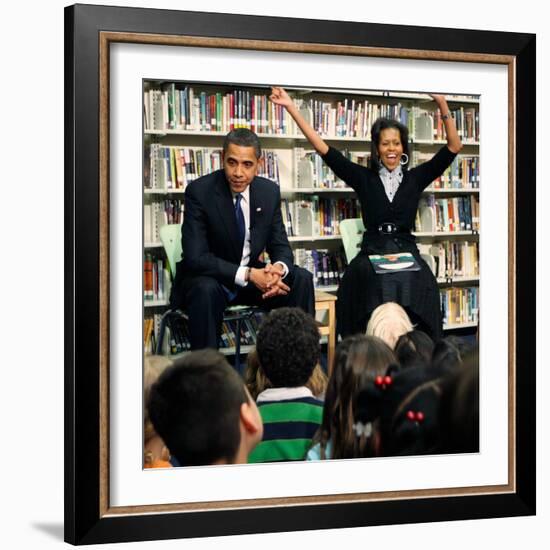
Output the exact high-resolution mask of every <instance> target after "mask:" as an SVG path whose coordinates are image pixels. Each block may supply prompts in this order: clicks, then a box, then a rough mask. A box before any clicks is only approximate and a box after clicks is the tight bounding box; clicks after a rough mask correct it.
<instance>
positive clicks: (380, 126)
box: [370, 118, 410, 172]
mask: <svg viewBox="0 0 550 550" xmlns="http://www.w3.org/2000/svg"><path fill="white" fill-rule="evenodd" d="M388 129H394V130H397V131H398V132H399V136H400V138H401V145H402V146H403V153H404V154H405V155H407V157H408V158H407V162H406V163H405V164H404V165H403V169H405V168H406V167H407V166H408V165H409V160H410V156H409V129H408V128H407V127H406V126H404V125H403V124H401V123H400V122H398V121H397V120H393V119H391V118H378V119H376V120H375V121H374V124H373V125H372V128H371V131H370V132H371V156H370V166H371V168H372V169H373V170H376V171H377V172H378V170H380V168H381V167H382V165H381V164H380V161H379V160H378V145H379V144H380V133H381V132H382V130H388Z"/></svg>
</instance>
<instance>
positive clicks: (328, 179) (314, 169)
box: [294, 147, 370, 189]
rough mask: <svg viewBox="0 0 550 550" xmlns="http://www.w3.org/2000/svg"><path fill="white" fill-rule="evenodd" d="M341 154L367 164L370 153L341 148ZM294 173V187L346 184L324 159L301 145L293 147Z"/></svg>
mask: <svg viewBox="0 0 550 550" xmlns="http://www.w3.org/2000/svg"><path fill="white" fill-rule="evenodd" d="M342 154H343V155H344V156H345V157H346V158H348V159H349V160H351V161H352V162H355V163H356V164H360V165H361V166H367V165H368V160H369V158H370V153H366V152H356V151H349V150H347V149H344V150H342ZM294 173H295V175H296V187H308V188H310V187H315V188H319V189H344V188H346V187H347V186H346V184H345V183H344V182H343V181H342V180H341V179H339V178H338V177H336V175H335V174H334V172H333V171H332V170H331V169H330V168H329V167H328V166H327V165H326V163H325V162H324V160H323V159H322V158H321V157H320V155H318V154H317V153H315V152H314V151H307V150H306V149H304V148H303V147H295V148H294Z"/></svg>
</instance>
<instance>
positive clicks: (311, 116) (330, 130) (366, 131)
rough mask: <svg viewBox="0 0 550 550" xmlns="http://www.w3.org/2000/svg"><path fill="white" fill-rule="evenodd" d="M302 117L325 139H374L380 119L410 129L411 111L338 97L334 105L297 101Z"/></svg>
mask: <svg viewBox="0 0 550 550" xmlns="http://www.w3.org/2000/svg"><path fill="white" fill-rule="evenodd" d="M294 102H295V103H296V106H297V108H298V109H299V111H300V113H301V114H302V116H303V117H304V118H305V119H306V120H307V121H308V122H309V123H310V124H311V125H312V126H313V128H314V129H315V131H317V132H318V133H319V134H320V135H321V136H323V137H329V138H330V137H332V138H337V137H341V138H343V137H345V138H361V139H364V140H366V141H368V140H370V139H371V136H370V129H371V127H372V124H373V123H374V121H375V120H376V119H377V118H379V117H386V118H393V119H396V120H399V121H400V122H401V123H403V124H404V125H405V126H409V125H411V124H412V123H411V120H410V119H411V110H410V109H409V108H408V107H406V106H404V105H403V104H401V103H399V102H397V103H386V102H380V103H374V102H373V101H371V100H369V99H365V98H364V97H362V98H354V97H339V98H335V99H333V100H331V101H327V100H320V99H315V98H310V99H305V98H298V99H295V100H294Z"/></svg>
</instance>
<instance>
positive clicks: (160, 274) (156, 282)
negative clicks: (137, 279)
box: [143, 253, 171, 302]
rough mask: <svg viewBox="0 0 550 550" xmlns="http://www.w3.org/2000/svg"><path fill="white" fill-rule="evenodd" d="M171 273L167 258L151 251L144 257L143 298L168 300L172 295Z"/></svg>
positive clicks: (146, 299)
mask: <svg viewBox="0 0 550 550" xmlns="http://www.w3.org/2000/svg"><path fill="white" fill-rule="evenodd" d="M170 288H171V281H170V273H169V270H168V267H167V260H166V259H165V258H163V257H160V256H156V255H154V254H151V253H147V254H145V257H144V259H143V298H144V300H145V301H146V302H147V301H153V300H155V301H162V300H167V299H168V297H169V296H170Z"/></svg>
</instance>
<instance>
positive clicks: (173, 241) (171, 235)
mask: <svg viewBox="0 0 550 550" xmlns="http://www.w3.org/2000/svg"><path fill="white" fill-rule="evenodd" d="M159 233H160V241H161V243H162V246H163V247H164V252H165V254H166V258H167V260H168V267H169V269H170V275H171V276H172V280H173V279H174V277H175V274H176V263H177V262H178V261H179V260H180V259H181V257H182V252H183V249H182V244H181V224H169V225H163V226H162V227H161V228H160V231H159ZM258 311H260V309H259V308H257V307H255V306H239V305H233V306H229V307H228V308H226V310H225V312H224V315H223V320H224V321H235V322H236V334H235V369H236V370H237V371H238V372H239V373H241V360H240V353H241V329H242V323H243V321H244V320H245V319H249V318H250V317H252V315H254V313H256V312H258ZM171 316H175V317H180V318H184V319H185V320H187V319H188V318H187V315H186V314H185V312H183V311H181V310H179V309H178V310H173V309H169V310H167V311H166V312H165V313H164V315H163V316H162V320H161V323H160V331H159V338H158V342H157V354H159V355H160V354H162V344H163V340H164V334H165V332H166V325H167V323H168V321H169V318H170V317H171ZM241 374H242V373H241Z"/></svg>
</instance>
